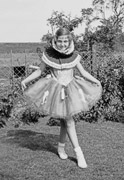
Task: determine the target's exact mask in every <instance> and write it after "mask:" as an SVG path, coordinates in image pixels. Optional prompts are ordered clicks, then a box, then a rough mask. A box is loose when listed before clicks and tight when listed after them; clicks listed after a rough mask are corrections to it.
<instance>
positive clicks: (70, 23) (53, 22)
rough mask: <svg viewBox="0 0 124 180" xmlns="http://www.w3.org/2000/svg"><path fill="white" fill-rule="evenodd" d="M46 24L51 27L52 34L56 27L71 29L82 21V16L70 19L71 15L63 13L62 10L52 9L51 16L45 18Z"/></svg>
mask: <svg viewBox="0 0 124 180" xmlns="http://www.w3.org/2000/svg"><path fill="white" fill-rule="evenodd" d="M47 21H48V25H50V27H51V31H52V34H54V31H55V29H56V28H59V27H66V28H68V29H69V30H70V31H73V30H74V28H76V27H78V25H79V24H80V23H81V22H82V18H78V17H75V18H73V19H71V15H65V14H64V13H63V12H58V11H53V13H52V15H51V17H50V18H49V19H48V20H47Z"/></svg>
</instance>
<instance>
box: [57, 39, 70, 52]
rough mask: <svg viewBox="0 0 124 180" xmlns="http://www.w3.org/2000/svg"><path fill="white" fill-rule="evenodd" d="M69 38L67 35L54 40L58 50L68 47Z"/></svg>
mask: <svg viewBox="0 0 124 180" xmlns="http://www.w3.org/2000/svg"><path fill="white" fill-rule="evenodd" d="M69 44H70V42H69V38H68V36H67V35H62V36H59V37H58V39H57V40H56V46H57V48H58V49H59V50H62V51H64V50H66V49H67V48H68V47H69Z"/></svg>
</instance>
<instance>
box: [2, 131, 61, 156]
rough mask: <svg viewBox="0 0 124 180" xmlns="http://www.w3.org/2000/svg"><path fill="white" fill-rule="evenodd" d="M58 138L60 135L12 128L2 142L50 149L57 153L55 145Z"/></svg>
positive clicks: (32, 148)
mask: <svg viewBox="0 0 124 180" xmlns="http://www.w3.org/2000/svg"><path fill="white" fill-rule="evenodd" d="M58 139H59V136H58V135H53V134H45V133H38V132H35V131H31V130H10V131H8V132H7V136H6V137H4V139H3V140H2V143H9V144H11V145H13V144H16V145H17V146H19V147H22V148H27V149H30V150H32V151H40V150H41V151H50V152H52V153H55V154H57V150H56V147H55V146H56V145H57V142H58Z"/></svg>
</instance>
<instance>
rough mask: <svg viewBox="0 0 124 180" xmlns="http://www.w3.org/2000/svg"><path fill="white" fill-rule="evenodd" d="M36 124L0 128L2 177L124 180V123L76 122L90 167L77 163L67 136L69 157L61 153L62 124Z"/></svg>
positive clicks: (7, 179) (1, 179)
mask: <svg viewBox="0 0 124 180" xmlns="http://www.w3.org/2000/svg"><path fill="white" fill-rule="evenodd" d="M40 120H41V121H40V123H38V124H35V125H30V126H27V125H24V126H21V127H19V128H14V127H13V126H11V123H8V126H7V127H5V128H4V129H0V180H27V179H28V180H124V125H123V124H121V123H112V122H106V123H101V124H100V123H96V124H94V123H91V124H90V123H86V122H79V123H78V124H77V125H76V128H77V133H78V138H79V142H80V145H81V147H82V149H83V151H84V155H85V158H86V161H87V163H88V168H87V169H80V168H78V167H77V164H76V159H75V154H74V152H73V149H72V146H71V143H70V141H69V139H68V138H67V143H66V144H67V145H66V151H67V153H68V155H69V159H68V160H60V159H59V157H58V156H57V150H56V148H57V142H58V139H59V127H57V126H56V127H50V126H48V125H46V122H47V118H43V119H40Z"/></svg>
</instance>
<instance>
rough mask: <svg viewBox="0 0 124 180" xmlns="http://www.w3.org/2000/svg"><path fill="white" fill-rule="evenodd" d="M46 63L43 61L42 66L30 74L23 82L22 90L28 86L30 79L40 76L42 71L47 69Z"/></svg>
mask: <svg viewBox="0 0 124 180" xmlns="http://www.w3.org/2000/svg"><path fill="white" fill-rule="evenodd" d="M45 66H46V65H45V63H41V67H39V68H38V69H37V70H36V71H34V72H33V73H32V74H31V75H29V76H28V77H27V78H26V79H24V80H23V81H22V82H21V86H22V90H24V89H25V88H26V84H27V83H29V82H30V81H32V80H34V79H36V78H38V77H39V76H40V75H41V72H42V71H43V70H44V69H45Z"/></svg>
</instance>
